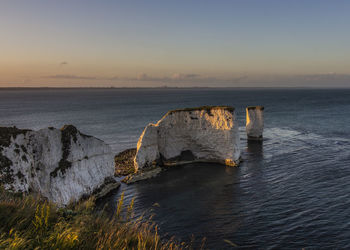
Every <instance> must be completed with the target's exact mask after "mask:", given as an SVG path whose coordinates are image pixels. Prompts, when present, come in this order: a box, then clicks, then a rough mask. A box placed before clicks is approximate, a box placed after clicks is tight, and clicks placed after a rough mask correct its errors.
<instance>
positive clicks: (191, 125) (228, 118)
mask: <svg viewBox="0 0 350 250" xmlns="http://www.w3.org/2000/svg"><path fill="white" fill-rule="evenodd" d="M239 159H240V148H239V134H238V124H237V121H236V118H235V112H234V108H232V107H228V106H205V107H198V108H189V109H180V110H173V111H169V112H168V113H167V114H166V115H165V116H164V117H163V118H162V119H161V120H159V121H158V122H157V124H149V125H148V126H147V127H146V128H145V129H144V131H143V133H142V135H141V137H140V139H139V141H138V143H137V153H136V156H135V160H134V165H135V169H136V170H140V169H145V168H147V167H152V166H155V165H157V163H158V164H161V165H162V164H163V165H168V166H169V165H179V164H185V163H191V162H217V163H222V164H226V165H230V166H235V165H237V164H238V163H239Z"/></svg>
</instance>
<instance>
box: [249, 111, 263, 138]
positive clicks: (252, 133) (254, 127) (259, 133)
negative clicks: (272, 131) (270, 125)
mask: <svg viewBox="0 0 350 250" xmlns="http://www.w3.org/2000/svg"><path fill="white" fill-rule="evenodd" d="M263 130H264V107H262V106H251V107H247V108H246V132H247V138H248V140H262V138H263Z"/></svg>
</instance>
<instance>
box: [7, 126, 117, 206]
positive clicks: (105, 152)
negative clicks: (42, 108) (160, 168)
mask: <svg viewBox="0 0 350 250" xmlns="http://www.w3.org/2000/svg"><path fill="white" fill-rule="evenodd" d="M113 174H114V166H113V154H112V152H111V148H110V147H109V146H108V145H107V144H105V143H104V142H103V141H101V140H99V139H97V138H94V137H92V136H88V135H84V134H82V133H80V132H79V131H78V130H77V129H76V128H75V127H74V126H72V125H68V126H67V125H66V126H64V127H63V128H62V129H60V130H59V129H55V128H46V129H41V130H38V131H31V130H21V129H17V128H15V127H13V128H4V127H0V183H1V184H3V186H4V187H5V188H6V189H8V190H11V191H14V192H34V193H40V194H41V195H42V196H44V197H46V198H47V199H48V200H50V201H53V202H55V203H58V204H61V205H66V204H68V203H69V202H70V201H77V200H79V199H80V198H82V197H83V196H85V195H90V194H92V193H94V192H96V191H101V192H102V193H103V192H106V190H110V189H111V188H113V187H117V186H118V183H117V182H115V181H113V180H112V179H111V177H112V176H113ZM102 189H103V190H102Z"/></svg>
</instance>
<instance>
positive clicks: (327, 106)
mask: <svg viewBox="0 0 350 250" xmlns="http://www.w3.org/2000/svg"><path fill="white" fill-rule="evenodd" d="M200 105H231V106H234V107H235V108H236V112H237V117H238V122H239V125H240V133H241V148H242V154H243V159H244V161H243V162H242V164H241V165H240V166H239V167H237V168H228V167H225V166H221V165H216V164H196V165H188V166H182V167H174V168H172V169H170V170H168V171H165V172H163V173H162V174H161V175H160V176H158V177H156V178H153V179H150V180H146V181H144V182H140V183H136V184H133V185H129V186H126V185H124V184H123V185H122V186H121V188H120V189H119V190H117V191H116V192H114V193H113V194H112V195H110V196H109V197H106V198H105V199H104V200H102V201H101V205H107V209H110V210H111V211H113V208H114V207H115V204H116V200H117V199H118V198H119V196H120V194H121V192H124V193H125V198H126V203H128V202H130V200H131V199H132V198H135V214H136V215H141V214H145V215H147V216H148V215H150V214H154V217H153V220H154V221H155V222H156V223H157V224H158V225H159V230H160V232H161V234H162V235H163V237H164V238H167V237H170V236H175V237H176V239H178V240H183V241H189V240H190V239H191V235H192V234H193V235H194V236H195V238H196V239H197V240H198V241H200V240H201V239H202V238H203V237H206V246H207V247H208V248H210V249H226V248H227V249H230V245H229V244H228V243H227V241H225V240H229V241H231V242H233V243H235V244H237V245H238V246H240V247H241V248H244V249H245V248H247V249H280V248H287V249H301V248H306V249H339V248H350V90H349V89H31V90H30V89H26V90H25V89H0V126H13V125H15V126H17V127H20V128H31V129H40V128H43V127H48V126H55V127H61V126H63V125H64V124H73V125H76V126H77V127H78V128H79V129H80V130H81V131H82V132H83V133H86V134H91V135H94V136H96V137H98V138H100V139H102V140H104V141H106V142H107V143H109V144H110V145H111V146H112V148H113V150H114V151H115V152H116V153H117V152H120V151H122V150H124V149H127V148H131V147H135V145H136V142H137V139H138V137H139V135H140V134H141V132H142V130H143V128H144V127H145V126H146V125H147V124H148V123H150V122H156V121H157V120H159V119H160V118H161V117H162V116H163V115H164V114H165V113H166V112H167V111H168V110H169V109H175V108H183V107H193V106H200ZM250 105H263V106H265V131H264V141H263V142H262V143H247V141H246V137H245V130H244V125H245V110H244V108H245V107H246V106H250ZM155 203H157V206H154V204H155Z"/></svg>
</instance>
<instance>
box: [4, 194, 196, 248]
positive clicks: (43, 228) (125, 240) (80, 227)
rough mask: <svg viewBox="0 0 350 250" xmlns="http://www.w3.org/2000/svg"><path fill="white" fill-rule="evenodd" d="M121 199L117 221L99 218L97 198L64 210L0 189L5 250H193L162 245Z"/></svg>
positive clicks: (102, 215) (150, 226)
mask: <svg viewBox="0 0 350 250" xmlns="http://www.w3.org/2000/svg"><path fill="white" fill-rule="evenodd" d="M133 206H134V201H133V200H132V201H131V202H130V204H125V202H124V196H123V195H122V196H121V198H120V200H119V201H118V204H117V209H116V212H115V216H114V217H113V218H110V217H109V216H107V214H106V213H104V212H103V211H102V212H100V213H97V212H96V211H95V210H94V208H95V201H94V198H90V199H88V200H86V201H83V202H80V203H78V204H75V205H70V206H68V207H65V208H59V207H57V206H56V205H55V204H52V203H49V202H47V201H44V200H42V199H40V198H35V197H33V196H26V197H22V196H20V195H14V194H12V193H9V192H7V191H4V190H3V189H2V188H0V249H192V247H191V246H190V245H187V244H185V243H179V242H177V241H175V240H174V239H173V238H172V239H170V240H166V241H162V240H161V238H160V236H159V234H158V228H157V225H155V224H154V223H152V222H151V221H147V220H146V221H145V220H144V219H143V218H142V217H138V218H135V217H134V216H133Z"/></svg>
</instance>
